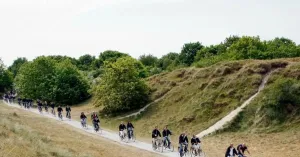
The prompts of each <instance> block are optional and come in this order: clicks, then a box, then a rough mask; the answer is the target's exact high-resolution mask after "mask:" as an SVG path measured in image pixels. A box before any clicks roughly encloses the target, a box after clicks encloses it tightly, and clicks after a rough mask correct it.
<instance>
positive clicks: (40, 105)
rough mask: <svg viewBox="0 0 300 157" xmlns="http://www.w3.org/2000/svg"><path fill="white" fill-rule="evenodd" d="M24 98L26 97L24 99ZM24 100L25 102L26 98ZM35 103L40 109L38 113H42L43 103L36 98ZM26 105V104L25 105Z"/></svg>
mask: <svg viewBox="0 0 300 157" xmlns="http://www.w3.org/2000/svg"><path fill="white" fill-rule="evenodd" d="M25 100H26V99H25ZM26 102H27V100H26ZM26 102H25V104H26ZM37 105H38V109H39V111H40V113H42V110H43V108H42V107H43V104H42V103H41V101H40V100H38V101H37ZM25 106H26V105H25Z"/></svg>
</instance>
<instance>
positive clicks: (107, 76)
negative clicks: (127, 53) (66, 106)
mask: <svg viewBox="0 0 300 157" xmlns="http://www.w3.org/2000/svg"><path fill="white" fill-rule="evenodd" d="M140 66H143V65H142V64H141V63H140V62H139V61H137V60H135V59H133V58H131V57H122V58H119V59H118V60H117V61H116V62H110V63H108V62H107V63H106V64H105V68H104V74H103V76H102V77H101V81H100V84H99V85H98V86H97V89H96V101H95V103H96V105H98V106H99V105H102V106H104V109H103V112H104V113H106V114H109V115H115V114H117V113H119V112H125V111H130V110H133V109H138V108H141V107H142V106H144V105H145V104H146V103H147V102H148V93H149V89H148V87H147V85H146V84H145V82H144V81H143V80H142V79H141V77H140V72H139V70H138V68H137V67H140Z"/></svg>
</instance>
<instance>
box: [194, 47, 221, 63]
mask: <svg viewBox="0 0 300 157" xmlns="http://www.w3.org/2000/svg"><path fill="white" fill-rule="evenodd" d="M220 51H221V50H220V45H211V46H207V47H204V48H202V49H201V50H199V51H198V52H197V55H196V56H195V61H194V62H197V61H200V60H201V59H203V58H208V57H211V56H214V55H218V54H219V53H220Z"/></svg>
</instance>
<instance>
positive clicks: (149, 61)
mask: <svg viewBox="0 0 300 157" xmlns="http://www.w3.org/2000/svg"><path fill="white" fill-rule="evenodd" d="M157 60H158V59H157V57H155V56H153V55H151V54H148V55H145V54H144V55H141V56H140V57H139V61H140V62H142V63H143V65H145V66H155V65H156V63H157Z"/></svg>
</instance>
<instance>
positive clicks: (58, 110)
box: [57, 106, 63, 119]
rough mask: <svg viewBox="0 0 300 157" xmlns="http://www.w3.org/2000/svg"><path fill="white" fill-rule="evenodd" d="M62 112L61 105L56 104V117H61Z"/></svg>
mask: <svg viewBox="0 0 300 157" xmlns="http://www.w3.org/2000/svg"><path fill="white" fill-rule="evenodd" d="M62 112H63V109H62V107H61V106H58V108H57V113H58V118H61V119H62Z"/></svg>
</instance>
